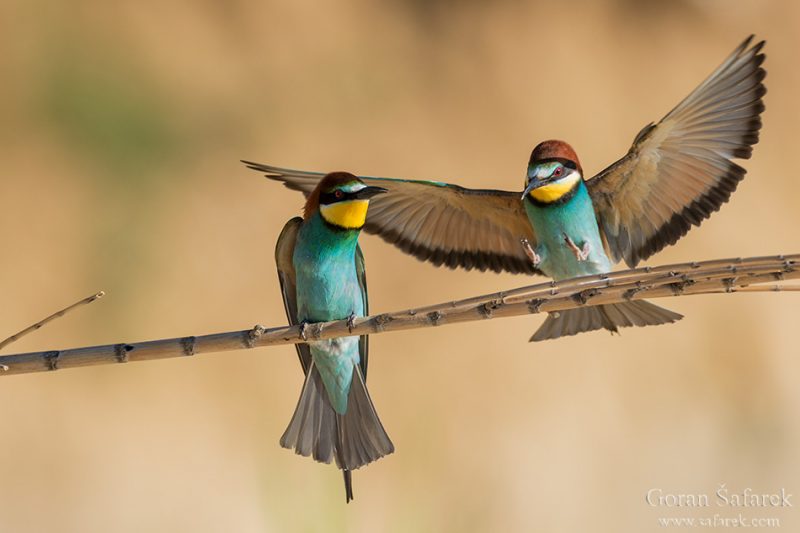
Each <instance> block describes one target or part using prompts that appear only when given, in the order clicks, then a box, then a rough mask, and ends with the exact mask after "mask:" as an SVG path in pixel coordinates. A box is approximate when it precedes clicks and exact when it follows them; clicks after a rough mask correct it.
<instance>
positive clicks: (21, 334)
mask: <svg viewBox="0 0 800 533" xmlns="http://www.w3.org/2000/svg"><path fill="white" fill-rule="evenodd" d="M105 294H106V293H105V292H103V291H100V292H97V293H95V294H93V295H91V296H89V297H87V298H84V299H83V300H81V301H79V302H75V303H74V304H72V305H70V306H67V307H65V308H64V309H62V310H60V311H56V312H55V313H53V314H52V315H50V316H48V317H47V318H43V319H42V320H40V321H39V322H37V323H35V324H33V325H31V326H28V327H27V328H25V329H23V330H22V331H20V332H17V333H15V334H13V335H11V336H10V337H9V338H7V339H5V340H4V341H0V350H2V349H3V348H5V347H6V346H8V345H9V344H11V343H12V342H14V341H18V340H19V339H21V338H22V337H24V336H25V335H27V334H28V333H31V332H33V331H36V330H37V329H39V328H41V327H42V326H44V325H45V324H47V323H49V322H52V321H53V320H55V319H57V318H59V317H62V316H64V315H66V314H67V313H69V312H70V311H72V310H74V309H75V308H77V307H80V306H82V305H86V304H90V303H92V302H93V301H95V300H99V299H100V298H102V297H103V296H105ZM0 369H2V370H8V369H7V368H4V367H3V366H0Z"/></svg>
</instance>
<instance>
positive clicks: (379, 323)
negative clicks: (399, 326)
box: [372, 313, 416, 331]
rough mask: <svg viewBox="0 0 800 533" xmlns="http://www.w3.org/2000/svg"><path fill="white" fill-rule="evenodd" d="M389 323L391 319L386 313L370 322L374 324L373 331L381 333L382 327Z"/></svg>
mask: <svg viewBox="0 0 800 533" xmlns="http://www.w3.org/2000/svg"><path fill="white" fill-rule="evenodd" d="M415 314H416V313H415ZM391 321H392V317H391V316H390V315H388V314H386V313H383V314H382V315H378V316H376V317H375V318H374V319H373V320H372V322H373V324H375V331H383V326H385V325H386V324H388V323H389V322H391Z"/></svg>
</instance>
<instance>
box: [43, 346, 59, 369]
mask: <svg viewBox="0 0 800 533" xmlns="http://www.w3.org/2000/svg"><path fill="white" fill-rule="evenodd" d="M60 356H61V351H60V350H53V351H51V352H45V353H44V355H42V357H43V358H44V362H45V365H47V370H58V358H59V357H60Z"/></svg>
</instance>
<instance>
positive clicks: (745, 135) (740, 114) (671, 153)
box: [587, 36, 766, 267]
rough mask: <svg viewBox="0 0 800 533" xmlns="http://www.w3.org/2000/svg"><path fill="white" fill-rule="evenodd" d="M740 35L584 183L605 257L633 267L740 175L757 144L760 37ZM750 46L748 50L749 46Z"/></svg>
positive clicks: (718, 200)
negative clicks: (670, 107)
mask: <svg viewBox="0 0 800 533" xmlns="http://www.w3.org/2000/svg"><path fill="white" fill-rule="evenodd" d="M752 38H753V37H752V36H750V38H748V39H747V40H745V41H744V42H743V43H742V44H741V45H740V46H739V47H738V48H737V49H736V50H735V51H734V52H733V53H732V54H731V55H730V56H729V57H728V58H727V59H726V60H725V61H724V62H723V63H722V64H721V65H720V66H719V67H718V68H717V69H716V70H715V71H714V72H713V73H712V74H711V75H710V76H709V77H708V78H707V79H706V80H705V81H704V82H703V83H702V84H700V86H698V87H697V88H696V89H695V90H694V91H693V92H692V93H691V94H690V95H689V96H687V97H686V98H685V99H684V100H683V101H682V102H681V103H680V104H678V105H677V106H676V107H675V108H674V109H673V110H672V111H670V112H669V113H668V114H667V115H666V116H665V117H664V118H663V119H661V121H660V122H659V123H658V124H655V125H653V124H650V125H648V126H645V128H644V129H643V130H642V131H641V132H639V134H638V135H637V136H636V138H635V139H634V141H633V146H631V148H630V150H629V151H628V153H627V154H626V155H625V156H624V157H623V158H622V159H620V160H619V161H617V162H616V163H614V164H612V165H611V166H609V167H608V168H606V169H605V170H603V171H602V172H600V173H599V174H598V175H597V176H595V177H594V178H592V179H591V180H588V181H587V187H588V188H589V192H590V194H591V195H592V201H593V203H594V207H595V211H596V213H597V218H598V223H599V226H600V231H601V233H602V234H603V237H604V239H605V243H606V245H607V247H608V251H609V253H610V256H611V258H612V259H613V260H614V261H615V262H616V261H619V260H620V259H625V262H626V263H627V264H628V265H629V266H631V267H634V266H636V264H637V263H638V262H639V261H641V260H643V259H647V258H648V257H649V256H651V255H653V254H654V253H656V252H658V251H659V250H661V249H662V248H664V247H665V246H667V245H670V244H675V242H676V241H677V240H678V239H680V238H681V237H682V236H684V235H685V234H686V233H687V232H688V231H689V230H690V229H691V228H692V226H699V225H700V224H701V223H702V221H703V220H705V219H706V218H708V217H710V216H711V214H712V213H713V212H714V211H717V210H718V209H719V208H720V206H721V205H722V204H723V203H725V202H727V201H728V199H729V198H730V195H731V194H732V193H733V191H734V190H735V189H736V186H737V185H738V184H739V181H741V180H742V179H743V178H744V175H745V169H744V168H742V167H740V166H739V165H737V164H736V163H734V162H733V161H732V159H734V158H741V159H748V158H749V157H750V155H751V154H752V151H753V149H752V145H754V144H755V143H757V142H758V132H759V129H760V128H761V118H760V114H761V112H762V111H763V110H764V104H763V102H762V101H761V97H762V96H763V95H764V93H766V89H765V88H764V85H763V84H762V83H761V81H762V80H763V79H764V76H765V75H766V73H765V71H764V69H763V68H761V63H763V61H764V57H765V56H764V54H762V53H760V51H761V48H762V47H763V46H764V42H763V41H761V42H759V43H758V44H756V45H754V46H752V47H749V46H750V43H751V40H752ZM748 47H749V48H748Z"/></svg>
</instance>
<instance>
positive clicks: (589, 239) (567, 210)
mask: <svg viewBox="0 0 800 533" xmlns="http://www.w3.org/2000/svg"><path fill="white" fill-rule="evenodd" d="M525 212H526V213H527V214H528V219H529V220H530V221H531V225H532V226H533V227H534V228H536V236H537V238H538V246H537V247H536V253H537V254H538V255H539V256H540V258H541V262H540V263H539V265H538V267H539V269H540V270H541V271H542V272H544V273H545V274H547V275H548V276H550V277H551V278H553V279H554V280H561V279H567V278H573V277H575V276H584V275H588V274H600V273H602V272H608V271H610V270H611V266H612V265H611V261H609V259H608V257H607V256H606V254H605V251H604V250H603V242H602V240H601V238H600V230H599V228H598V226H597V218H596V217H595V212H594V206H593V205H592V199H591V197H590V196H589V191H588V190H587V189H586V185H585V184H584V182H583V180H579V181H578V182H577V185H576V186H575V190H574V191H571V192H569V193H567V197H566V198H564V199H563V200H560V201H556V202H553V203H551V204H544V203H538V202H535V201H533V200H532V199H531V198H530V197H529V196H528V197H526V199H525ZM567 237H569V238H570V239H571V240H572V242H573V243H574V244H575V245H576V246H577V247H578V248H583V247H584V246H585V245H587V244H588V251H589V256H588V258H587V259H586V260H582V261H579V260H578V258H577V257H576V256H575V253H574V252H573V251H572V250H571V249H570V247H569V246H568V245H567V244H566V238H567Z"/></svg>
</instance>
